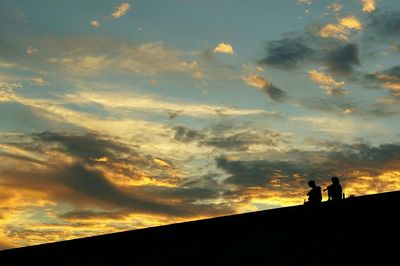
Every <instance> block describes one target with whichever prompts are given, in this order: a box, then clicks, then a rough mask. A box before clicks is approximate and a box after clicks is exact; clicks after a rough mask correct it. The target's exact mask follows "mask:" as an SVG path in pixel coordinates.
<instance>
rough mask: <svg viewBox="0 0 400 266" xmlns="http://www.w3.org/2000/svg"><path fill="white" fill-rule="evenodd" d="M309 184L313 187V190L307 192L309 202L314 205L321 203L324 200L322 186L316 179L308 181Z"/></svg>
mask: <svg viewBox="0 0 400 266" xmlns="http://www.w3.org/2000/svg"><path fill="white" fill-rule="evenodd" d="M308 185H309V186H310V187H311V190H310V191H309V192H308V193H307V196H308V203H309V204H312V205H316V204H319V203H321V201H322V193H321V187H319V186H317V185H316V184H315V181H314V180H310V181H308Z"/></svg>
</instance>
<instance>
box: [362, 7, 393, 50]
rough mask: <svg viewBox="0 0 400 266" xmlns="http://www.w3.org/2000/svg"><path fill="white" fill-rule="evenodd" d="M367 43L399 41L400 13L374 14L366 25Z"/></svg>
mask: <svg viewBox="0 0 400 266" xmlns="http://www.w3.org/2000/svg"><path fill="white" fill-rule="evenodd" d="M365 29H366V32H365V34H364V35H365V36H364V38H365V41H366V42H371V41H376V42H379V43H381V42H382V41H391V40H398V39H399V33H400V11H397V10H395V11H386V12H378V13H374V14H373V15H371V16H370V17H369V23H368V24H367V25H366V28H365Z"/></svg>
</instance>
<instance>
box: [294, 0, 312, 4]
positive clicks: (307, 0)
mask: <svg viewBox="0 0 400 266" xmlns="http://www.w3.org/2000/svg"><path fill="white" fill-rule="evenodd" d="M312 2H313V0H297V4H299V5H311V4H312Z"/></svg>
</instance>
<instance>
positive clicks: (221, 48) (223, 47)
mask: <svg viewBox="0 0 400 266" xmlns="http://www.w3.org/2000/svg"><path fill="white" fill-rule="evenodd" d="M213 51H214V53H221V54H228V55H233V54H235V51H234V50H233V47H232V45H230V44H229V43H224V42H220V43H219V44H218V45H217V47H215V48H214V50H213Z"/></svg>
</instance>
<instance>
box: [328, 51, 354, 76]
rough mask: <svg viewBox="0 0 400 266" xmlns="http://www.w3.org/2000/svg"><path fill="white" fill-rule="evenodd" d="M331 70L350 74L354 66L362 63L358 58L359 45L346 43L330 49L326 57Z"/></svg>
mask: <svg viewBox="0 0 400 266" xmlns="http://www.w3.org/2000/svg"><path fill="white" fill-rule="evenodd" d="M324 61H325V63H326V65H327V66H328V67H329V70H330V71H331V72H332V73H334V74H338V75H350V74H352V72H353V70H354V66H357V65H359V64H360V60H359V58H358V45H356V44H346V45H344V46H342V47H339V48H336V49H333V50H331V51H329V52H328V53H327V55H326V57H325V59H324Z"/></svg>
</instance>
